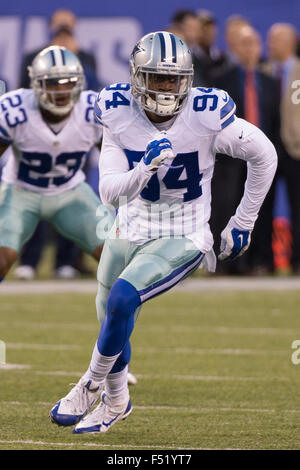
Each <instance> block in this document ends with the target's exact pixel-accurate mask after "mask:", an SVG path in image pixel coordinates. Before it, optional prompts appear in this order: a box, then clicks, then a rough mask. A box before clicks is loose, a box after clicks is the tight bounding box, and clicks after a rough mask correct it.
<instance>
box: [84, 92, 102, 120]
mask: <svg viewBox="0 0 300 470" xmlns="http://www.w3.org/2000/svg"><path fill="white" fill-rule="evenodd" d="M95 101H96V95H95V94H94V93H89V94H88V95H87V104H88V105H89V106H88V107H87V108H86V111H85V120H86V122H91V120H93V122H95V123H96V124H99V122H98V121H97V119H96V118H95V115H94V105H95Z"/></svg>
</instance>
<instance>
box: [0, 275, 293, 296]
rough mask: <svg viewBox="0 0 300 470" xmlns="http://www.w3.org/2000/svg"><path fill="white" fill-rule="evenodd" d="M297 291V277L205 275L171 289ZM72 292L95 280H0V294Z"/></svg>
mask: <svg viewBox="0 0 300 470" xmlns="http://www.w3.org/2000/svg"><path fill="white" fill-rule="evenodd" d="M291 290H298V291H299V292H300V277H290V278H276V277H263V278H262V277H256V278H255V277H208V278H207V277H206V278H197V279H187V280H185V281H183V282H181V283H180V284H178V285H177V286H175V287H173V289H172V291H171V292H212V291H291ZM66 292H76V293H80V294H96V292H97V281H96V280H90V279H88V280H87V279H82V280H78V279H76V280H72V281H61V280H59V281H57V280H49V281H5V282H3V283H1V287H0V296H1V295H24V294H30V295H32V294H51V293H56V294H58V293H66Z"/></svg>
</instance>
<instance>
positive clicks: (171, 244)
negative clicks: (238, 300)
mask: <svg viewBox="0 0 300 470" xmlns="http://www.w3.org/2000/svg"><path fill="white" fill-rule="evenodd" d="M130 64H131V84H130V85H129V84H124V83H119V84H114V85H112V86H110V87H106V88H105V89H104V90H102V92H101V93H100V95H99V97H98V99H97V102H96V104H95V114H96V116H97V118H98V120H99V121H100V122H102V124H103V126H104V137H103V146H102V151H101V156H100V163H99V165H100V167H99V168H100V195H101V199H102V201H103V202H104V203H106V204H107V205H109V206H112V207H114V208H118V221H117V224H116V225H115V226H114V227H113V229H112V231H111V233H110V236H109V237H108V239H107V240H106V242H105V245H104V250H103V255H102V258H101V261H100V264H99V270H98V281H99V288H98V294H97V300H96V304H97V311H98V315H99V317H100V318H101V319H103V322H102V326H101V330H100V334H99V337H98V339H97V341H96V344H95V347H94V351H93V354H92V358H91V362H90V365H89V367H88V369H87V371H86V372H85V374H84V375H83V377H82V378H81V379H80V381H79V382H78V384H77V385H76V386H75V387H74V388H73V389H72V390H71V391H70V392H69V393H68V395H66V396H65V397H64V398H63V399H61V400H60V401H59V402H58V403H57V404H56V405H55V406H54V407H53V408H52V410H51V412H50V416H51V419H52V420H53V421H54V422H56V423H58V424H62V425H66V426H67V425H71V424H75V423H77V425H76V427H75V429H74V430H73V432H74V433H75V434H83V433H103V432H106V431H107V430H108V429H109V428H110V427H111V426H112V425H113V424H115V423H116V422H117V421H119V420H121V419H124V418H126V417H127V416H128V415H129V414H130V412H131V410H132V406H131V401H130V397H129V391H128V386H127V383H126V370H127V364H128V362H129V359H130V342H129V339H130V335H131V333H132V331H133V328H134V324H135V320H136V318H137V315H138V312H139V310H140V308H141V305H142V304H143V303H144V302H145V301H146V300H149V299H151V298H152V297H154V296H156V295H159V294H161V293H163V292H165V291H166V290H168V289H170V288H171V287H173V286H174V285H175V284H176V283H178V282H179V281H180V280H182V279H183V278H185V277H186V276H188V275H189V274H191V273H192V272H193V271H194V270H195V269H197V268H198V267H199V265H200V264H202V263H203V264H206V266H207V267H208V268H209V269H210V270H214V265H215V256H214V253H213V250H212V246H213V238H212V235H211V232H210V228H209V223H208V221H209V218H210V201H211V189H210V188H211V178H212V174H213V168H214V162H215V154H216V153H217V152H220V153H224V154H227V155H229V156H231V157H237V158H241V159H243V160H246V161H247V164H248V175H247V181H246V184H245V192H244V195H243V197H242V199H241V202H240V204H239V206H238V208H237V210H236V213H235V214H233V216H232V217H231V219H230V220H229V221H228V225H227V226H226V227H225V229H224V231H223V233H222V245H221V253H220V254H219V259H220V260H225V259H232V258H235V257H236V256H240V255H241V254H242V253H243V252H244V251H245V250H246V249H247V248H248V246H249V243H250V236H251V231H252V230H253V227H254V223H255V221H256V219H257V216H258V211H259V209H260V207H261V204H262V202H263V200H264V198H265V196H266V194H267V192H268V189H269V187H270V185H271V182H272V180H273V177H274V174H275V170H276V166H277V156H276V151H275V149H274V146H273V145H272V143H271V142H270V141H269V140H268V138H267V137H266V136H265V135H264V134H263V133H262V132H261V131H260V130H259V129H257V128H256V127H255V126H253V125H252V124H249V123H248V122H246V121H244V120H243V119H238V118H237V117H236V116H235V104H234V102H233V101H232V99H231V98H230V97H229V96H228V94H227V93H226V92H225V91H223V90H219V89H213V88H195V89H194V88H191V86H192V78H193V65H192V59H191V53H190V51H189V49H188V48H187V46H186V44H185V43H184V41H183V40H182V39H180V38H179V37H177V36H175V35H174V34H171V33H167V32H163V31H161V32H156V33H150V34H148V35H146V36H144V37H143V38H142V39H141V40H140V41H139V42H138V43H137V45H136V46H135V48H134V50H133V52H132V55H131V59H130ZM103 388H104V390H103ZM102 390H103V391H102ZM100 397H101V401H100V403H99V405H98V406H97V407H96V408H94V409H93V410H92V411H91V412H90V413H88V412H89V411H90V409H91V407H92V406H93V405H94V404H95V403H96V402H97V401H98V399H100ZM87 413H88V414H87Z"/></svg>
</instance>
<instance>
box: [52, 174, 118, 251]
mask: <svg viewBox="0 0 300 470" xmlns="http://www.w3.org/2000/svg"><path fill="white" fill-rule="evenodd" d="M47 201H48V206H49V207H48V212H49V214H51V215H50V216H49V217H48V220H49V221H50V222H51V223H52V224H53V225H54V227H55V228H56V229H57V231H58V232H59V233H61V234H62V235H63V236H64V237H66V238H68V239H70V240H72V241H74V242H75V243H76V244H77V245H78V246H79V247H80V248H82V250H83V251H85V252H86V253H88V254H90V255H92V256H93V257H94V258H95V259H96V260H99V259H100V256H101V252H102V246H103V243H104V238H105V235H107V234H108V232H109V229H110V228H111V226H112V224H113V217H112V215H111V214H110V213H109V211H108V210H107V209H106V208H105V206H103V205H102V204H101V201H100V199H99V198H98V197H97V196H96V194H95V193H94V191H93V190H92V189H91V188H90V186H89V185H88V184H86V183H81V184H79V185H78V186H77V187H76V188H75V189H73V190H70V191H66V192H65V193H63V194H60V195H59V196H56V197H51V196H50V197H48V198H47Z"/></svg>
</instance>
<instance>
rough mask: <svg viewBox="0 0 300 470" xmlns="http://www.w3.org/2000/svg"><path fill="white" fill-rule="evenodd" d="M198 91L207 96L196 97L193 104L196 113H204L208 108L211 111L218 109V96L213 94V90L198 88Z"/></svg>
mask: <svg viewBox="0 0 300 470" xmlns="http://www.w3.org/2000/svg"><path fill="white" fill-rule="evenodd" d="M197 90H199V91H202V93H205V95H199V96H195V98H194V102H193V110H194V111H204V110H205V109H206V108H208V110H209V111H214V110H215V109H217V106H218V97H217V95H212V94H211V92H212V91H213V88H197Z"/></svg>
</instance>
